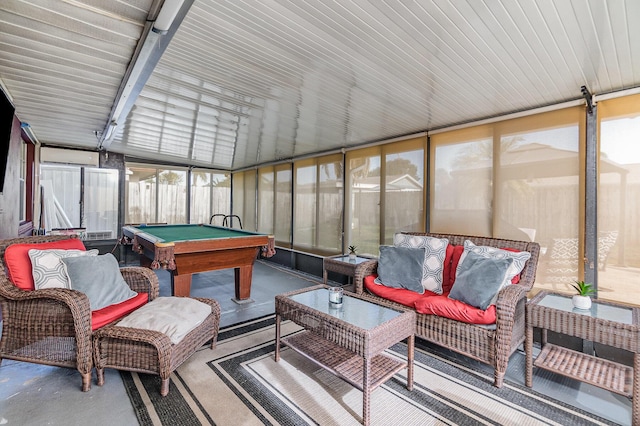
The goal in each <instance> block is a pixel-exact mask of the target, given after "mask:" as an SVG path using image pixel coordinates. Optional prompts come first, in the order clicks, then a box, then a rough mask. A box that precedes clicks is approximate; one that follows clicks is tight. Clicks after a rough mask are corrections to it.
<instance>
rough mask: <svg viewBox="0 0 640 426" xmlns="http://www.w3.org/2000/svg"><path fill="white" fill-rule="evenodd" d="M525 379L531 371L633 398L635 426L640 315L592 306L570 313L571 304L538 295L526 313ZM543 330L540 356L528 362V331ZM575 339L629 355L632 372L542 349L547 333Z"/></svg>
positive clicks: (639, 416)
mask: <svg viewBox="0 0 640 426" xmlns="http://www.w3.org/2000/svg"><path fill="white" fill-rule="evenodd" d="M526 312H527V314H526V321H527V326H526V327H527V330H526V339H525V352H526V373H525V374H526V375H525V383H526V385H527V386H529V387H531V386H532V385H533V366H534V365H535V366H536V367H538V368H543V369H545V370H549V371H552V372H554V373H557V374H561V375H563V376H567V377H571V378H573V379H576V380H580V381H582V382H585V383H589V384H591V385H594V386H598V387H601V388H603V389H607V390H609V391H611V392H615V393H617V394H620V395H624V396H626V397H628V398H632V421H633V424H634V425H640V333H639V332H640V326H639V325H640V316H639V315H640V309H638V308H634V307H628V306H623V305H619V304H615V303H609V302H603V301H596V300H594V301H593V304H592V307H591V309H590V310H581V309H575V308H573V305H572V303H571V298H570V297H567V296H565V295H561V294H556V293H549V292H546V291H542V292H540V293H538V294H537V295H536V296H535V297H534V298H533V299H531V300H530V301H529V303H528V304H527V307H526ZM534 327H537V328H540V329H541V330H542V350H541V352H540V354H539V355H538V356H537V358H536V360H535V363H534V362H533V328H534ZM549 330H551V331H555V332H557V333H561V334H566V335H569V336H575V337H579V338H582V339H585V340H588V341H591V342H595V343H601V344H604V345H608V346H611V347H614V348H619V349H624V350H627V351H629V352H632V353H633V354H634V355H633V367H629V366H626V365H622V364H619V363H617V362H613V361H609V360H606V359H602V358H597V357H595V356H593V355H590V354H585V353H582V352H577V351H574V350H571V349H567V348H564V347H561V346H556V345H553V344H550V343H547V331H549Z"/></svg>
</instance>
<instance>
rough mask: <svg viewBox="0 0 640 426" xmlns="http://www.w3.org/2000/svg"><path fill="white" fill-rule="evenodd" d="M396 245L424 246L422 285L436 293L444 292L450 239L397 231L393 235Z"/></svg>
mask: <svg viewBox="0 0 640 426" xmlns="http://www.w3.org/2000/svg"><path fill="white" fill-rule="evenodd" d="M393 245H394V246H396V247H408V248H423V249H425V250H424V262H423V263H422V282H421V284H422V287H423V288H424V289H425V290H428V291H430V292H433V293H436V294H442V275H443V272H444V259H445V257H446V254H447V246H448V245H449V240H448V239H446V238H435V237H428V236H424V235H407V234H402V233H396V234H395V235H394V236H393Z"/></svg>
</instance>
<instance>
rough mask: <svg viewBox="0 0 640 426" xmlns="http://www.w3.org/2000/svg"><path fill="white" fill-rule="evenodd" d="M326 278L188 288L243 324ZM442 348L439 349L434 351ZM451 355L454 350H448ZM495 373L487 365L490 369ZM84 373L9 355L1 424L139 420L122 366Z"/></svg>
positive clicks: (165, 286) (275, 273)
mask: <svg viewBox="0 0 640 426" xmlns="http://www.w3.org/2000/svg"><path fill="white" fill-rule="evenodd" d="M157 273H158V276H159V278H160V282H161V290H160V295H161V296H168V295H170V276H169V273H167V272H166V271H158V272H157ZM321 281H322V280H321V277H314V276H309V275H302V274H297V273H294V272H292V271H290V270H288V269H286V268H282V267H278V266H274V265H273V264H272V263H269V262H264V261H258V262H256V266H255V269H254V276H253V285H252V291H251V298H252V299H253V301H254V302H253V303H249V304H242V305H241V304H237V303H235V302H234V301H233V300H232V299H233V295H234V294H233V285H232V284H230V283H233V271H232V270H224V271H216V272H207V273H202V274H196V275H194V277H193V284H192V289H191V294H192V295H193V296H200V297H212V298H215V299H216V300H218V302H219V303H220V306H221V310H222V316H221V327H225V326H228V325H232V324H236V323H240V322H244V321H246V320H249V319H252V318H257V317H260V316H264V315H268V314H272V313H273V312H274V310H275V309H274V296H275V295H276V294H279V293H283V292H286V291H289V290H294V289H298V288H303V287H307V286H310V285H314V284H319V283H321ZM437 350H440V349H439V348H434V351H437ZM449 355H451V354H449ZM453 356H454V357H456V359H457V360H458V362H459V363H460V365H461V366H473V367H474V368H486V369H489V367H488V366H485V365H483V364H480V363H476V362H474V361H471V360H469V359H468V358H466V357H463V356H458V355H456V354H453ZM488 371H490V369H489V370H488ZM507 381H510V382H515V383H517V384H524V355H523V353H521V352H519V353H516V354H514V356H513V357H512V359H511V361H510V363H509V369H508V371H507ZM80 383H81V380H80V375H79V374H78V372H77V371H75V370H72V369H67V368H57V367H48V366H40V365H36V364H29V363H23V362H16V361H11V360H4V361H2V364H1V365H0V425H5V424H6V425H88V424H90V425H92V426H101V425H105V426H106V425H136V424H138V422H137V419H136V416H135V413H134V411H133V409H132V407H131V404H130V403H129V398H128V397H127V394H126V392H125V389H124V386H123V384H122V380H121V378H120V375H119V373H118V372H117V371H114V370H109V369H107V370H106V371H105V385H104V386H97V385H95V383H94V384H93V386H92V388H91V391H89V392H81V391H80ZM533 389H534V390H536V391H537V392H540V393H543V394H546V395H549V396H551V397H553V398H556V399H558V400H560V401H563V402H565V403H567V404H570V405H573V406H575V407H579V408H581V409H583V410H585V411H588V412H593V413H596V414H598V415H600V416H602V417H604V418H606V419H609V420H610V421H613V422H615V423H618V424H623V425H626V424H631V402H630V400H629V399H628V398H625V397H622V396H619V395H615V394H612V393H610V392H607V391H604V390H602V389H599V388H596V387H594V386H590V385H587V384H583V383H579V382H576V381H574V380H571V379H568V378H564V377H561V376H557V375H554V374H551V373H548V372H544V371H540V370H536V371H535V372H534V387H533Z"/></svg>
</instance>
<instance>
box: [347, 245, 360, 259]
mask: <svg viewBox="0 0 640 426" xmlns="http://www.w3.org/2000/svg"><path fill="white" fill-rule="evenodd" d="M348 248H349V260H355V259H356V250H358V247H356V246H349V247H348Z"/></svg>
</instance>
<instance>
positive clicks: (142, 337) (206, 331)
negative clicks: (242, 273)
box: [93, 298, 220, 396]
mask: <svg viewBox="0 0 640 426" xmlns="http://www.w3.org/2000/svg"><path fill="white" fill-rule="evenodd" d="M194 299H195V300H198V301H200V302H203V303H206V304H207V305H209V306H211V314H209V315H208V316H207V317H206V318H205V319H204V321H203V322H202V323H200V324H199V325H198V326H197V327H195V328H194V329H193V330H191V331H190V332H189V333H188V334H187V335H186V336H185V337H184V338H183V339H182V340H181V341H180V342H178V343H177V344H173V343H172V342H171V340H170V338H169V337H168V336H167V335H166V334H164V333H162V332H159V331H154V330H147V329H142V328H131V327H120V326H118V324H119V323H120V322H121V321H122V320H121V321H118V322H115V323H113V324H109V325H106V326H104V327H102V328H100V329H98V330H96V331H95V332H94V333H93V358H94V364H95V366H96V372H97V383H98V385H99V386H102V385H103V384H104V369H105V368H115V369H117V370H126V371H135V372H139V373H151V374H157V375H159V376H160V378H161V380H162V383H161V385H160V395H162V396H166V395H167V394H168V393H169V376H170V375H171V373H172V372H173V371H174V370H175V369H176V368H178V367H179V366H180V365H181V364H182V363H183V362H184V361H186V360H187V359H188V358H189V357H190V356H191V355H192V354H193V353H194V352H195V351H196V350H198V349H199V348H200V347H202V345H203V344H204V343H205V342H207V341H208V340H210V339H211V349H213V348H214V347H215V344H216V339H217V338H218V329H219V326H220V305H219V304H218V302H217V301H216V300H214V299H205V298H194ZM156 300H157V299H156ZM151 303H153V302H150V304H151ZM125 318H126V317H125Z"/></svg>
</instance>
